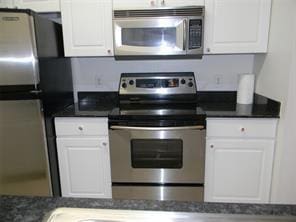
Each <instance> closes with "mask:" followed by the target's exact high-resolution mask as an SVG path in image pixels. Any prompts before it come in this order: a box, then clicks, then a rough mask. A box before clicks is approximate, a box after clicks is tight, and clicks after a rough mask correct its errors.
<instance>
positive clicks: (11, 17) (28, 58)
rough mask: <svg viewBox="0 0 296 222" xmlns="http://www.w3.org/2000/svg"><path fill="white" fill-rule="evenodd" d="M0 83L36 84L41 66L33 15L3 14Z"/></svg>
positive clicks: (1, 15) (0, 38) (0, 42)
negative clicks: (39, 64) (38, 62)
mask: <svg viewBox="0 0 296 222" xmlns="http://www.w3.org/2000/svg"><path fill="white" fill-rule="evenodd" d="M0 30H1V31H0V86H9V85H36V84H37V83H38V82H39V80H38V65H37V59H36V57H35V56H36V41H35V34H34V33H35V32H34V25H33V18H32V17H31V16H29V15H28V14H26V13H7V12H1V13H0Z"/></svg>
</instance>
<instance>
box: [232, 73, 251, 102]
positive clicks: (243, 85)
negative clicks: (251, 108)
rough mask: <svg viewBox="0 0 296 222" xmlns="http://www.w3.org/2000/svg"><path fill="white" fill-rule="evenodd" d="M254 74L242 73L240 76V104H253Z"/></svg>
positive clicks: (238, 91)
mask: <svg viewBox="0 0 296 222" xmlns="http://www.w3.org/2000/svg"><path fill="white" fill-rule="evenodd" d="M254 84H255V75H254V74H241V75H240V77H239V82H238V88H237V100H236V102H237V103H238V104H252V103H253V96H254Z"/></svg>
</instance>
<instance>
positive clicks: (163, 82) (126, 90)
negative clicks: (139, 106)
mask: <svg viewBox="0 0 296 222" xmlns="http://www.w3.org/2000/svg"><path fill="white" fill-rule="evenodd" d="M195 93H196V83H195V78H194V73H191V72H186V73H175V72H174V73H123V74H121V78H120V85H119V94H121V95H124V94H195Z"/></svg>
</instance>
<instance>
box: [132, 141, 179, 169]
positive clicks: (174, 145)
mask: <svg viewBox="0 0 296 222" xmlns="http://www.w3.org/2000/svg"><path fill="white" fill-rule="evenodd" d="M131 160H132V167H133V168H151V169H163V168H168V169H180V168H182V167H183V141H182V140H180V139H133V140H131Z"/></svg>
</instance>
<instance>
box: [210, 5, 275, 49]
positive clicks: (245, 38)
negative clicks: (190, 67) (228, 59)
mask: <svg viewBox="0 0 296 222" xmlns="http://www.w3.org/2000/svg"><path fill="white" fill-rule="evenodd" d="M205 5H206V18H205V36H206V37H205V50H206V52H205V53H259V52H267V44H268V32H269V22H270V10H271V0H207V1H205Z"/></svg>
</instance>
